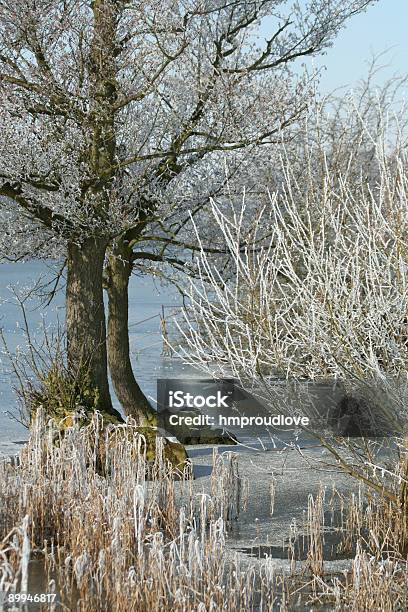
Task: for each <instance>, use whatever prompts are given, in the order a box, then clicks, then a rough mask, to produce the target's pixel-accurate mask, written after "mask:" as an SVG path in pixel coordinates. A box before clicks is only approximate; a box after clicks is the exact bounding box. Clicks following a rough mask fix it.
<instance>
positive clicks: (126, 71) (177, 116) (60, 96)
mask: <svg viewBox="0 0 408 612" xmlns="http://www.w3.org/2000/svg"><path fill="white" fill-rule="evenodd" d="M370 3H371V2H370V1H369V0H313V1H312V2H309V3H307V4H305V6H304V8H301V7H300V5H297V4H296V5H294V6H293V7H290V5H289V4H288V3H287V2H282V1H281V0H260V1H258V0H254V1H251V2H242V1H235V0H233V1H232V2H230V1H228V2H226V1H221V2H220V1H218V0H217V1H212V0H184V1H182V2H179V1H177V2H175V1H173V0H165V1H160V2H149V1H144V0H143V1H140V2H139V1H134V0H129V1H128V2H126V1H122V0H94V1H93V2H85V1H83V0H66V1H61V0H24V1H22V0H17V1H14V2H11V1H7V0H6V1H4V2H2V3H1V8H0V95H1V106H2V110H1V118H0V129H1V134H2V136H1V162H0V195H1V196H4V197H5V198H6V200H7V202H8V201H10V202H12V203H13V204H12V206H14V207H15V206H16V205H17V206H18V207H19V208H18V210H20V211H21V214H22V215H23V216H24V217H29V218H30V219H31V220H33V222H34V226H35V227H36V228H38V227H40V225H41V226H42V227H44V228H45V236H47V237H48V236H53V239H55V240H56V241H60V243H61V246H62V247H63V248H65V249H66V254H67V288H66V329H67V351H68V365H69V367H70V368H72V369H73V370H75V369H77V368H78V367H79V364H82V365H85V366H86V367H87V369H88V371H89V377H90V384H91V385H92V387H93V388H95V389H97V390H98V398H99V399H98V405H99V407H100V408H101V409H103V410H104V411H105V412H111V411H112V404H111V398H110V393H109V386H108V377H107V348H106V322H105V312H104V304H103V271H104V263H105V258H106V256H107V253H108V254H109V265H108V268H107V271H108V275H107V288H108V293H109V303H110V313H109V331H108V335H109V347H110V355H111V357H110V368H111V373H112V379H113V383H114V386H115V389H116V392H117V394H118V397H119V399H120V401H121V403H122V405H123V407H124V410H125V412H126V413H127V414H132V415H134V416H139V417H140V416H141V414H143V413H144V414H145V415H146V416H148V415H149V414H150V407H149V406H148V405H147V403H146V400H145V398H144V396H143V395H142V394H141V392H140V389H139V388H138V386H137V383H136V381H135V380H134V377H133V373H132V371H131V365H130V360H129V351H128V344H127V287H128V280H129V276H130V274H131V271H132V268H133V267H134V266H136V265H138V264H139V263H141V262H149V261H150V262H156V263H170V264H172V265H175V266H176V267H179V268H180V269H182V270H184V269H185V268H184V263H185V262H184V260H183V258H182V257H181V256H177V257H175V256H174V255H173V254H172V249H173V248H175V247H177V248H178V249H181V251H184V249H185V248H187V247H188V244H189V240H188V236H186V232H185V228H186V222H187V219H189V214H188V212H187V211H191V213H192V214H193V215H196V214H198V211H200V210H202V208H203V206H205V205H206V204H207V203H208V199H209V197H210V196H211V195H212V194H214V193H217V192H218V191H219V190H221V189H223V186H224V184H225V176H224V175H223V173H222V172H221V171H220V167H221V164H220V159H221V157H222V156H225V155H227V156H228V157H229V158H230V161H229V164H230V168H231V169H230V170H229V172H231V173H233V174H234V173H235V172H238V171H239V168H240V166H242V164H245V160H247V159H250V156H251V155H252V153H253V152H254V151H257V150H259V147H261V146H267V145H268V144H271V143H273V142H274V141H275V140H276V139H277V138H278V135H279V134H280V132H281V131H282V130H283V129H284V128H286V127H287V126H289V125H291V124H292V123H293V122H295V121H296V120H297V119H298V117H299V116H300V115H301V113H302V112H303V110H304V109H305V106H306V105H307V99H308V95H309V92H308V83H307V81H305V80H304V79H299V80H297V81H295V80H294V78H293V76H292V75H291V74H290V72H289V65H290V64H291V62H293V61H294V60H296V59H297V58H301V57H305V56H312V55H315V54H317V53H320V52H322V51H323V50H324V49H325V48H326V47H327V46H328V45H329V44H330V43H331V41H332V40H333V38H334V37H335V35H336V34H337V32H338V31H339V29H340V28H341V27H342V26H343V24H344V23H345V21H346V20H347V19H348V18H349V17H350V16H352V15H353V14H355V13H357V12H359V11H361V10H363V9H364V8H366V7H367V6H368V5H369V4H370ZM267 17H268V18H269V19H270V24H269V22H268V28H270V29H271V31H272V33H271V35H269V36H268V37H267V39H266V40H265V41H263V42H262V41H261V40H260V38H259V36H258V35H257V32H258V30H259V26H260V24H261V22H262V21H263V20H265V18H267ZM241 152H246V155H244V156H242V155H240V153H241ZM6 206H8V204H7V205H6ZM3 207H4V204H3ZM13 210H14V211H15V210H17V209H15V208H14V209H13ZM54 237H56V238H54ZM151 245H154V248H153V249H151V248H150V247H151Z"/></svg>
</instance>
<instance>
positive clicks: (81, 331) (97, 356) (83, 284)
mask: <svg viewBox="0 0 408 612" xmlns="http://www.w3.org/2000/svg"><path fill="white" fill-rule="evenodd" d="M106 247H107V243H106V241H105V240H103V239H100V238H87V239H85V240H84V241H83V242H82V244H81V245H78V244H74V243H70V244H69V245H68V262H67V265H68V275H67V293H66V329H67V353H68V368H69V370H70V371H71V372H73V373H75V372H78V370H79V368H86V371H87V374H88V377H89V384H90V388H92V389H97V391H98V396H99V401H98V406H97V408H98V410H101V412H103V413H109V414H113V415H115V416H119V417H120V415H119V413H118V412H117V411H116V410H114V408H113V407H112V400H111V395H110V391H109V383H108V368H107V350H106V321H105V309H104V302H103V284H102V282H103V266H104V259H105V252H106Z"/></svg>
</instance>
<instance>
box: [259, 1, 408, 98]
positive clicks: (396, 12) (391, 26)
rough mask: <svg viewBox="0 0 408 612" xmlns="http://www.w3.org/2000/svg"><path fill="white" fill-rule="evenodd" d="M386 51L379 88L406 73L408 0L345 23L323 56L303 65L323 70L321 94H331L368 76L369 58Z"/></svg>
mask: <svg viewBox="0 0 408 612" xmlns="http://www.w3.org/2000/svg"><path fill="white" fill-rule="evenodd" d="M265 26H266V23H265ZM265 26H264V27H265ZM387 49H389V51H388V53H387V54H386V55H385V56H384V57H382V58H381V60H380V63H381V64H389V66H388V67H387V68H384V70H383V71H381V72H380V74H379V75H378V77H377V82H378V83H379V84H380V83H381V81H385V80H386V79H387V78H389V77H390V76H392V75H393V74H395V73H397V74H407V73H408V0H379V1H378V2H377V3H375V4H374V5H372V6H370V7H369V8H368V9H367V11H366V12H364V13H361V14H360V15H357V16H355V17H352V18H351V19H350V20H349V21H348V22H347V23H346V26H345V28H343V29H342V30H341V32H340V33H339V35H338V36H337V38H336V39H335V41H334V45H333V47H331V48H330V49H328V50H327V53H326V55H324V56H320V57H318V58H314V59H310V58H308V59H307V60H306V62H305V64H306V65H307V67H312V66H313V65H314V66H316V67H320V66H324V65H325V66H326V68H327V69H326V70H324V71H323V72H322V75H321V81H320V90H321V91H322V92H330V91H332V90H334V89H336V88H337V87H341V86H343V85H349V86H353V85H355V83H356V81H358V80H359V79H361V78H363V77H364V76H365V75H366V74H367V62H369V61H370V58H371V57H372V55H373V54H376V55H377V54H379V53H381V52H383V51H386V50H387Z"/></svg>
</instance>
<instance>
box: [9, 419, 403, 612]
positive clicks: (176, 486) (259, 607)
mask: <svg viewBox="0 0 408 612" xmlns="http://www.w3.org/2000/svg"><path fill="white" fill-rule="evenodd" d="M156 450H157V452H156V458H155V460H154V461H148V460H147V458H146V442H145V439H144V438H143V436H142V435H141V434H139V433H138V432H137V429H136V425H135V423H133V422H132V421H131V420H128V422H127V423H126V424H124V425H108V426H105V425H104V423H103V420H102V418H101V416H100V415H98V414H97V413H96V414H95V415H94V418H93V420H92V422H91V423H90V425H89V426H87V427H80V426H79V424H76V423H74V424H73V425H72V427H69V428H67V429H66V430H65V431H64V432H61V431H60V430H59V429H58V428H57V427H56V426H55V424H54V423H53V421H50V420H48V421H47V420H46V419H45V417H44V415H43V414H42V413H41V411H39V412H38V415H37V418H36V419H35V421H34V423H33V426H32V429H31V434H30V440H29V442H28V444H27V446H26V447H25V448H24V449H23V450H22V451H21V454H20V456H19V459H18V460H15V461H5V462H2V463H1V464H0V592H3V593H5V594H13V593H24V592H25V593H27V592H28V589H29V580H30V567H31V564H32V563H33V562H34V563H35V562H36V563H40V564H41V567H42V568H43V574H44V577H45V582H46V584H47V588H46V590H47V592H48V593H56V594H58V599H57V601H55V602H53V603H49V602H47V603H41V602H40V603H39V604H38V606H37V607H36V609H44V610H50V609H51V610H56V609H66V610H77V611H80V612H87V611H89V612H90V611H92V612H95V611H106V612H108V611H109V612H112V611H113V612H122V611H123V612H124V611H126V612H128V611H133V610H134V611H135V612H136V611H138V612H139V611H140V612H144V611H146V612H147V611H149V612H150V611H156V610H163V611H166V610H175V611H180V612H181V611H183V612H184V611H186V612H188V611H198V612H207V611H216V610H225V611H231V612H233V611H234V612H235V611H241V610H242V611H254V612H255V611H259V612H264V611H265V612H266V611H272V610H281V611H285V610H292V609H297V607H296V606H298V605H301V606H303V607H301V609H312V608H313V609H319V606H326V608H325V609H327V606H330V607H331V609H333V610H344V609H350V610H367V611H368V610H404V609H406V607H407V606H406V604H407V602H408V590H407V583H408V580H407V578H408V570H407V559H406V553H404V551H401V550H400V547H399V541H400V536H401V533H402V530H403V529H405V528H406V525H405V522H404V521H405V520H406V518H404V517H403V516H402V514H401V513H400V514H399V515H398V514H396V513H395V508H394V507H392V506H391V505H390V504H389V503H387V502H386V501H384V500H382V499H381V497H379V496H375V497H374V496H371V498H370V497H368V496H367V495H366V494H365V493H364V492H363V491H362V492H361V493H360V494H359V495H354V496H351V497H350V499H345V498H344V497H341V496H340V495H339V494H338V493H337V492H336V491H333V492H332V495H331V496H329V495H327V492H326V491H325V490H324V489H323V488H322V489H321V490H320V491H318V493H317V495H315V496H314V497H313V496H310V498H309V504H308V508H307V509H306V511H305V520H304V524H296V523H293V524H292V528H291V530H290V532H291V533H290V537H289V546H288V551H289V561H290V563H289V565H288V564H287V565H286V569H285V568H284V563H283V564H281V566H279V563H277V562H276V559H272V558H271V557H270V556H269V557H268V556H266V557H265V558H264V559H261V560H256V561H255V560H254V561H253V562H252V561H249V560H248V559H246V561H245V562H243V559H242V555H241V556H239V555H236V556H234V555H233V554H232V553H231V550H227V546H226V543H227V539H228V532H229V526H230V525H231V524H232V523H233V522H234V521H236V520H237V519H238V515H239V510H240V507H242V506H245V504H246V497H247V495H248V494H249V495H250V494H251V491H250V486H249V483H247V482H245V481H243V479H242V478H241V476H240V474H239V469H238V461H237V457H236V455H234V454H233V453H228V454H226V455H219V454H217V453H216V452H214V457H213V472H212V477H211V481H210V483H209V492H208V493H204V492H200V493H197V487H194V482H193V478H192V472H191V468H190V467H189V466H188V465H187V466H186V468H185V470H184V472H183V473H179V472H177V473H176V472H175V471H174V470H173V469H172V467H171V466H170V465H169V464H168V463H167V462H166V460H165V458H164V454H163V452H162V451H163V441H162V439H161V438H160V437H158V438H157V449H156ZM277 502H279V488H278V487H275V483H274V485H273V487H272V488H271V510H272V511H273V506H274V505H275V506H276V503H277ZM330 512H332V514H333V513H334V512H337V513H338V514H340V522H339V523H336V524H334V523H333V521H332V520H330V519H328V518H327V517H328V516H330ZM238 520H239V519H238ZM272 520H273V517H272ZM329 530H337V531H338V535H339V542H338V549H339V551H343V553H344V551H349V552H350V561H349V563H348V569H347V571H345V572H343V573H341V574H338V573H337V574H336V573H333V571H330V570H329V569H328V568H327V564H326V561H325V559H324V545H325V537H326V534H327V532H328V531H329ZM302 534H303V537H304V538H306V541H307V542H308V552H307V555H306V559H305V562H304V563H303V564H302V563H300V564H299V563H298V562H297V561H296V559H295V556H296V540H299V538H301V537H302ZM308 606H309V608H308ZM30 609H31V608H28V610H30Z"/></svg>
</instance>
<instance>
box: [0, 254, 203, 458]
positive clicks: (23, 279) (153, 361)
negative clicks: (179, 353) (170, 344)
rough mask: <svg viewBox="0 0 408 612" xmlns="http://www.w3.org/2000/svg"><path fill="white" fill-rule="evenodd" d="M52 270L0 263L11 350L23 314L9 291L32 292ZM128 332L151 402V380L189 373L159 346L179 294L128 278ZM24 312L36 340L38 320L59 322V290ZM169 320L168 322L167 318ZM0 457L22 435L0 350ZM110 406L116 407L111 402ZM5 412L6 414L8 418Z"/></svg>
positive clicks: (3, 318)
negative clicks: (163, 325) (163, 318)
mask: <svg viewBox="0 0 408 612" xmlns="http://www.w3.org/2000/svg"><path fill="white" fill-rule="evenodd" d="M54 276H55V270H54V269H51V268H50V267H49V266H47V265H46V264H44V263H42V262H38V261H28V262H24V263H17V264H9V263H6V264H0V327H1V328H2V329H3V333H4V336H5V338H6V341H7V343H8V345H9V348H10V350H11V351H14V350H15V349H16V348H17V347H18V346H21V347H23V346H24V344H25V337H24V331H23V315H22V312H21V309H20V308H19V306H18V304H17V300H16V298H15V296H14V295H13V291H12V289H11V288H14V289H15V290H16V291H18V292H20V293H24V292H25V291H26V289H28V288H30V287H32V286H33V285H34V284H35V283H36V281H38V279H40V278H41V279H42V281H41V282H42V283H44V282H47V281H50V280H51V279H52V278H53V277H54ZM129 297H130V304H129V323H130V326H129V331H130V345H131V354H132V361H133V364H134V369H135V373H136V376H137V379H138V381H139V384H140V385H141V387H142V389H143V391H144V392H145V393H146V394H148V396H151V397H153V398H155V397H156V379H157V378H160V377H166V376H171V375H174V376H177V375H180V374H182V373H184V374H186V373H187V372H190V373H191V368H187V367H186V366H183V364H181V363H180V362H179V361H178V360H176V359H172V358H169V357H165V356H163V355H162V349H163V342H162V337H161V332H160V314H161V312H162V306H164V307H165V309H164V312H165V316H166V318H167V317H171V315H172V314H173V313H175V312H176V310H177V306H179V305H180V304H181V299H180V295H179V294H178V293H177V291H176V290H174V289H172V288H169V287H161V286H160V285H159V284H157V283H155V282H154V281H153V280H152V279H151V278H148V277H136V276H134V277H132V279H131V284H130V290H129ZM26 310H27V313H28V319H29V323H30V328H31V331H32V332H33V333H34V334H36V335H37V337H39V334H42V326H43V323H42V321H43V320H44V321H45V322H46V324H47V327H48V328H50V330H51V329H56V327H57V322H58V320H59V321H60V322H61V324H63V322H64V293H63V291H60V292H58V293H57V295H56V297H55V298H54V300H53V301H52V303H51V304H50V305H49V306H44V305H42V304H41V301H40V300H38V299H30V300H28V301H27V303H26ZM169 320H170V321H171V318H170V319H169ZM0 359H1V362H0V455H1V454H9V453H11V452H13V453H14V452H17V451H18V444H16V443H18V442H19V441H22V440H24V439H25V438H26V436H27V430H26V429H25V428H24V427H23V426H22V425H21V424H19V423H18V422H16V421H15V420H13V418H12V416H10V415H16V416H17V415H18V400H17V397H16V394H15V391H14V389H13V387H15V380H14V378H13V375H12V373H11V371H10V364H9V361H8V359H7V357H5V356H4V348H3V347H1V355H0ZM113 399H114V402H115V407H116V408H119V406H118V402H117V400H116V398H115V397H114V398H113ZM8 413H10V414H8Z"/></svg>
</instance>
